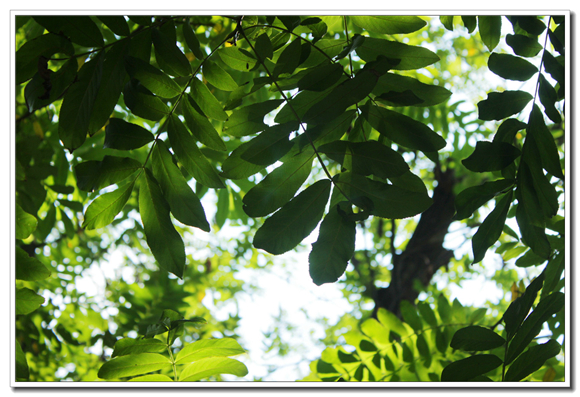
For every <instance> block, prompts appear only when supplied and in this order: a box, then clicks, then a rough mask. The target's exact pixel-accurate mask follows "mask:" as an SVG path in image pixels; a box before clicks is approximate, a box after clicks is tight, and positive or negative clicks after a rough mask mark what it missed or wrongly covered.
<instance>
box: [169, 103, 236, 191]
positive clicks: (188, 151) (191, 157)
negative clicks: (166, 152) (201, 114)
mask: <svg viewBox="0 0 580 397" xmlns="http://www.w3.org/2000/svg"><path fill="white" fill-rule="evenodd" d="M167 133H168V135H169V140H170V141H171V147H172V149H173V151H174V152H175V154H176V155H177V158H178V159H179V161H180V163H181V164H182V165H183V168H185V170H186V171H187V172H188V173H189V174H190V175H191V176H192V177H194V178H195V180H196V181H198V182H199V183H201V184H202V185H204V186H207V187H209V188H215V189H220V188H223V187H224V186H225V185H224V183H223V181H222V180H221V179H220V177H219V176H218V174H217V171H216V170H215V169H214V168H213V166H212V165H211V164H210V163H209V161H208V160H207V158H206V157H205V156H204V155H203V153H202V152H201V151H200V150H199V148H198V147H197V145H196V144H195V140H194V139H193V137H192V136H191V134H190V133H189V132H188V131H187V129H186V128H185V126H184V125H183V123H182V122H181V120H179V118H178V117H177V116H176V115H175V114H173V115H172V116H171V118H170V119H169V126H168V128H167Z"/></svg>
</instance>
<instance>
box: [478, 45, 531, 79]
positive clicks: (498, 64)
mask: <svg viewBox="0 0 580 397" xmlns="http://www.w3.org/2000/svg"><path fill="white" fill-rule="evenodd" d="M487 64H488V66H489V70H491V71H492V72H493V73H495V74H497V75H498V76H500V77H503V78H504V79H508V80H516V81H528V80H529V79H530V78H531V77H532V76H533V75H534V74H536V73H537V72H538V68H537V67H535V66H534V65H533V64H531V63H530V62H528V61H526V60H525V59H523V58H520V57H516V56H513V55H510V54H498V53H495V52H494V53H493V54H491V55H490V56H489V59H488V61H487Z"/></svg>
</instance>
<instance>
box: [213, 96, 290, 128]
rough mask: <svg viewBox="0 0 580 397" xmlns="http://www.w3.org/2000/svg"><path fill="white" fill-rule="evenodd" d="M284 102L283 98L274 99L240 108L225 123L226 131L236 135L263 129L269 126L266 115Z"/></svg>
mask: <svg viewBox="0 0 580 397" xmlns="http://www.w3.org/2000/svg"><path fill="white" fill-rule="evenodd" d="M282 102H283V100H279V99H272V100H269V101H265V102H260V103H254V104H251V105H247V106H244V107H241V108H238V109H236V110H234V112H233V113H232V115H231V116H230V117H229V118H228V120H227V121H226V122H225V123H224V131H225V132H226V133H228V134H229V135H232V136H235V137H241V136H246V135H251V134H254V133H256V132H260V131H263V130H264V129H265V128H266V127H267V125H266V124H265V123H264V117H265V116H266V115H267V114H268V113H270V112H271V111H273V110H274V109H276V108H277V107H278V106H280V104H281V103H282Z"/></svg>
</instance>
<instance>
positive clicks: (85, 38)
mask: <svg viewBox="0 0 580 397" xmlns="http://www.w3.org/2000/svg"><path fill="white" fill-rule="evenodd" d="M34 20H35V21H36V22H38V23H39V24H40V25H42V26H44V27H45V28H46V30H48V31H49V32H51V33H54V34H63V35H65V36H67V37H69V38H70V39H71V41H72V42H73V43H75V44H79V45H81V46H84V47H102V46H103V44H104V43H103V35H102V34H101V30H100V29H99V28H98V26H97V24H96V23H94V22H93V20H92V19H91V17H89V16H88V15H74V16H68V15H67V16H53V15H50V16H48V15H46V16H44V15H43V16H35V17H34Z"/></svg>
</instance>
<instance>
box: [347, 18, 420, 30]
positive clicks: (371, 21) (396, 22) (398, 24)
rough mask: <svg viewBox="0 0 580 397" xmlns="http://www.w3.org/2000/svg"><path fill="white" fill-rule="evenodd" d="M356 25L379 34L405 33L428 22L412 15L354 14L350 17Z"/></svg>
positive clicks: (417, 28)
mask: <svg viewBox="0 0 580 397" xmlns="http://www.w3.org/2000/svg"><path fill="white" fill-rule="evenodd" d="M349 18H350V19H351V20H352V21H353V22H354V24H355V25H357V26H359V27H361V28H363V29H364V30H368V31H369V32H373V33H379V34H399V33H401V34H403V33H412V32H416V31H417V30H419V29H422V28H423V27H424V26H425V25H427V23H426V22H425V21H424V20H422V19H421V18H419V17H416V16H412V15H367V16H358V15H352V16H350V17H349Z"/></svg>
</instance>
